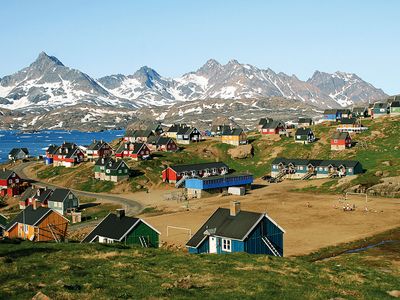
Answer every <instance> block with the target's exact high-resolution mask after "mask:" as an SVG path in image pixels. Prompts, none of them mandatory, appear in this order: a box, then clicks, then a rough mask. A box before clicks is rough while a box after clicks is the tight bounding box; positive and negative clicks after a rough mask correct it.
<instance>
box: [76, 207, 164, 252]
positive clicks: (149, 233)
mask: <svg viewBox="0 0 400 300" xmlns="http://www.w3.org/2000/svg"><path fill="white" fill-rule="evenodd" d="M82 242H83V243H96V242H97V243H106V244H112V243H122V244H125V245H140V246H142V247H144V248H149V247H153V248H158V247H159V244H160V232H159V231H158V230H157V229H155V228H154V227H153V226H151V225H150V224H149V223H147V222H146V221H144V220H143V219H139V218H133V217H127V216H125V210H123V209H117V213H116V214H112V213H110V214H108V215H107V216H106V217H105V218H104V219H103V220H102V221H101V222H100V223H99V225H97V226H96V227H95V228H94V229H93V230H92V231H91V232H90V233H89V234H88V235H87V236H86V237H85V238H84V239H83V240H82Z"/></svg>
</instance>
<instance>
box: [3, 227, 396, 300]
mask: <svg viewBox="0 0 400 300" xmlns="http://www.w3.org/2000/svg"><path fill="white" fill-rule="evenodd" d="M387 239H392V240H393V239H396V240H400V231H399V229H396V230H394V231H391V232H388V233H385V234H382V235H380V236H377V237H374V238H371V239H368V240H366V241H364V240H363V241H358V242H354V243H351V244H347V245H341V246H339V247H332V248H326V249H323V250H321V251H320V252H318V253H313V254H311V255H308V256H304V257H297V258H277V257H269V256H264V255H248V254H243V253H238V254H229V255H190V254H187V253H184V252H172V251H168V250H162V249H142V248H136V247H127V246H124V245H117V244H112V245H110V244H108V245H107V244H105V245H101V244H79V243H68V244H56V243H30V242H23V243H20V244H18V243H14V244H13V243H5V242H0V286H1V289H0V298H1V299H30V298H32V296H34V295H35V294H36V293H37V292H38V291H41V292H42V293H44V294H45V295H47V296H49V297H50V298H52V299H77V298H81V299H143V298H146V299H154V298H162V299H229V298H231V299H239V298H242V299H331V298H335V297H341V298H344V299H393V298H391V297H390V296H389V295H388V294H387V291H391V290H395V289H398V288H399V283H400V280H399V278H400V277H399V276H400V270H399V264H398V263H399V261H400V255H399V253H400V244H399V243H397V244H395V243H393V244H386V245H382V246H379V247H376V248H373V249H370V250H368V251H363V252H359V253H354V254H342V255H339V256H336V255H338V254H341V253H343V250H345V249H349V248H350V249H352V248H354V247H358V246H361V245H365V243H369V242H375V241H380V240H387ZM326 257H333V258H331V259H328V260H320V259H323V258H326Z"/></svg>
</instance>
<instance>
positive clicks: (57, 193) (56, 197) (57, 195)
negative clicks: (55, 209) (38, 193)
mask: <svg viewBox="0 0 400 300" xmlns="http://www.w3.org/2000/svg"><path fill="white" fill-rule="evenodd" d="M69 193H72V192H71V190H69V189H62V188H57V189H55V190H53V193H52V194H51V196H50V198H49V199H48V201H51V202H64V200H65V198H67V196H68V194H69Z"/></svg>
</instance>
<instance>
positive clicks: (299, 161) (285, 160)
mask: <svg viewBox="0 0 400 300" xmlns="http://www.w3.org/2000/svg"><path fill="white" fill-rule="evenodd" d="M280 163H282V164H283V165H288V164H290V163H291V164H293V165H295V166H296V165H300V166H307V165H310V164H311V165H313V166H314V167H318V166H329V165H332V166H334V167H339V166H340V165H343V166H345V167H346V168H353V167H355V166H356V165H357V164H359V162H358V161H357V160H321V159H289V158H283V157H277V158H275V159H274V160H273V161H272V164H273V165H278V164H280Z"/></svg>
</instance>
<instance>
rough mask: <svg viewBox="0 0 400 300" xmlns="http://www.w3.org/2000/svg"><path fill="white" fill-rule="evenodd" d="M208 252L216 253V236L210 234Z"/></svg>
mask: <svg viewBox="0 0 400 300" xmlns="http://www.w3.org/2000/svg"><path fill="white" fill-rule="evenodd" d="M210 253H217V238H216V237H213V236H210Z"/></svg>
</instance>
